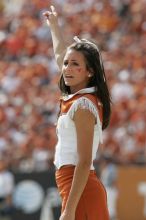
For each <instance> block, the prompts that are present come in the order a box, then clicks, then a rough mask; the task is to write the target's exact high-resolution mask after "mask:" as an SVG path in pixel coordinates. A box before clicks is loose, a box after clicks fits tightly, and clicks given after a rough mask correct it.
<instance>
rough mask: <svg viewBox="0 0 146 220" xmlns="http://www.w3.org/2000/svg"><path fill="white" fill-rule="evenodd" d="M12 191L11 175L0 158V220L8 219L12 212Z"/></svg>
mask: <svg viewBox="0 0 146 220" xmlns="http://www.w3.org/2000/svg"><path fill="white" fill-rule="evenodd" d="M13 190H14V177H13V174H12V173H11V172H10V171H9V170H8V167H7V163H6V161H5V160H4V159H2V158H0V219H5V218H8V217H10V216H11V214H12V212H13V202H12V194H13Z"/></svg>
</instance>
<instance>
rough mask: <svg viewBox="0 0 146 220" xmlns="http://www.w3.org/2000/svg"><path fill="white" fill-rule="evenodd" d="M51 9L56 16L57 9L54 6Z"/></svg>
mask: <svg viewBox="0 0 146 220" xmlns="http://www.w3.org/2000/svg"><path fill="white" fill-rule="evenodd" d="M50 8H51V11H52V13H53V14H56V9H55V7H54V6H53V5H51V6H50Z"/></svg>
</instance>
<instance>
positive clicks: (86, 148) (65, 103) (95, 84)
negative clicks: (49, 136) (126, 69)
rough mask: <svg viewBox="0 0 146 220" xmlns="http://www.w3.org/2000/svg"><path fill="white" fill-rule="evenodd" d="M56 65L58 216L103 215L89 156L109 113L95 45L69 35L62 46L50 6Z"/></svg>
mask: <svg viewBox="0 0 146 220" xmlns="http://www.w3.org/2000/svg"><path fill="white" fill-rule="evenodd" d="M44 16H45V17H46V20H47V23H48V24H49V26H50V29H51V34H52V40H53V48H54V52H55V56H56V60H57V63H58V66H59V68H60V70H61V77H60V81H59V87H60V90H61V92H62V97H61V99H60V102H61V103H60V113H59V118H58V123H57V134H58V143H57V146H56V153H55V161H54V163H55V165H56V168H57V169H56V182H57V186H58V189H59V193H60V195H61V197H62V212H61V216H60V220H109V215H108V209H107V198H106V192H105V189H104V186H103V185H102V183H101V182H100V180H99V179H98V178H97V176H96V173H95V170H94V167H93V160H94V159H95V157H96V152H97V149H98V146H99V144H100V143H102V130H103V129H105V128H106V127H107V126H108V123H109V118H110V97H109V92H108V88H107V84H106V78H105V73H104V68H103V64H102V60H101V55H100V52H99V49H98V47H97V46H96V45H95V44H93V43H92V42H90V41H88V40H85V39H81V40H80V39H79V38H77V37H75V38H74V43H73V44H71V45H70V46H68V47H67V46H66V44H65V42H64V40H63V37H62V34H61V30H60V27H59V25H58V21H57V13H56V11H55V8H54V7H53V6H51V9H50V11H47V12H45V13H44Z"/></svg>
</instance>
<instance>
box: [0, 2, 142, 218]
mask: <svg viewBox="0 0 146 220" xmlns="http://www.w3.org/2000/svg"><path fill="white" fill-rule="evenodd" d="M52 4H53V5H55V6H56V9H57V11H58V14H59V23H60V25H61V27H62V31H63V35H64V37H65V39H66V41H68V42H70V43H71V42H73V36H75V35H77V36H79V37H83V38H87V39H93V40H94V42H96V43H97V45H98V46H99V48H100V49H101V52H102V56H103V61H104V67H105V71H106V77H107V80H108V83H109V88H110V92H111V97H112V117H111V123H110V126H109V127H108V129H106V130H105V131H104V144H103V145H102V146H100V150H99V151H98V153H97V158H96V160H95V167H96V170H97V174H98V175H99V177H100V178H101V180H102V182H103V184H104V185H105V187H106V189H107V194H108V205H109V211H110V217H111V220H144V219H146V1H145V0H138V1H137V0H54V1H49V0H31V1H29V0H21V1H20V0H0V220H10V219H13V220H17V219H19V220H20V219H21V220H23V219H26V218H27V219H28V220H29V219H30V220H31V219H32V220H34V219H35V220H42V219H43V220H58V216H59V212H60V198H59V195H58V192H57V189H56V185H55V181H54V166H53V156H54V148H55V144H56V141H57V139H56V131H55V124H56V120H57V114H58V111H59V103H58V99H59V96H60V92H59V89H58V84H57V83H58V78H59V77H58V76H59V70H58V67H57V65H56V62H55V60H54V53H53V48H52V40H51V34H50V30H49V27H48V26H47V25H46V22H45V20H44V18H43V16H42V13H43V12H44V11H46V10H48V9H49V6H50V5H52ZM85 123H86V122H85Z"/></svg>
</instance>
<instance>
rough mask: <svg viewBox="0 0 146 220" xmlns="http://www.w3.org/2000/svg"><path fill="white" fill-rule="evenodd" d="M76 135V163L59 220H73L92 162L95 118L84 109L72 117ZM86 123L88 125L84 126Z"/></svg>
mask: <svg viewBox="0 0 146 220" xmlns="http://www.w3.org/2000/svg"><path fill="white" fill-rule="evenodd" d="M74 122H75V126H76V133H77V150H78V158H79V159H78V163H77V165H76V168H75V172H74V176H73V181H72V186H71V190H70V193H69V197H68V200H67V204H66V207H65V210H64V212H63V213H62V215H61V218H60V220H68V219H70V220H74V219H75V211H76V207H77V205H78V202H79V199H80V197H81V195H82V193H83V190H84V188H85V185H86V183H87V180H88V177H89V172H90V166H91V162H92V145H93V135H94V125H95V116H94V115H93V114H92V113H91V112H90V111H89V110H86V109H78V110H77V111H76V112H75V115H74ZM85 122H87V123H88V124H85Z"/></svg>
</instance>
